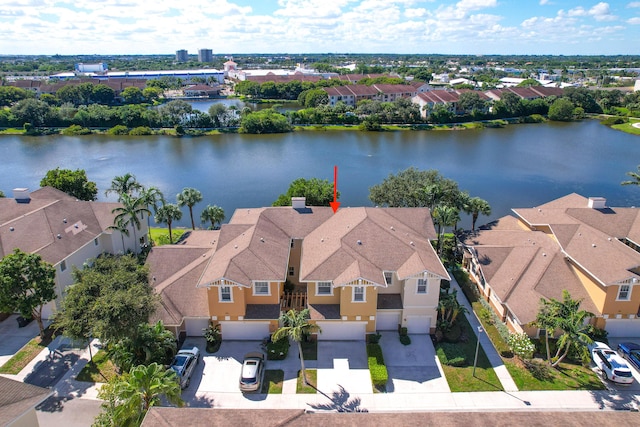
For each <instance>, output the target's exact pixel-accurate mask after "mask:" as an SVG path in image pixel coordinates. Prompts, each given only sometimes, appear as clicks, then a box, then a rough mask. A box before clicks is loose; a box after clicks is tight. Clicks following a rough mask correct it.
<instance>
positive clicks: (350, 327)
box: [317, 321, 367, 341]
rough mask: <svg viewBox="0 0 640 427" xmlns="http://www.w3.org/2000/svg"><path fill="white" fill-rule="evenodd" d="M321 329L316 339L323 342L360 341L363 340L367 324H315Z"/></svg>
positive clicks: (326, 322)
mask: <svg viewBox="0 0 640 427" xmlns="http://www.w3.org/2000/svg"><path fill="white" fill-rule="evenodd" d="M317 323H318V326H320V328H321V329H322V333H318V339H319V340H323V341H329V340H332V341H351V340H353V341H360V340H364V338H365V331H366V328H367V322H343V321H335V322H331V321H324V322H317Z"/></svg>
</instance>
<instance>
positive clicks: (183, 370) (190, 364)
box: [171, 347, 200, 389]
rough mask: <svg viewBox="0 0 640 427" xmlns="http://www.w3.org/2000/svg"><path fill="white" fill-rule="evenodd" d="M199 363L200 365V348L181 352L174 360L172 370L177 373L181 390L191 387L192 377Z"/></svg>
mask: <svg viewBox="0 0 640 427" xmlns="http://www.w3.org/2000/svg"><path fill="white" fill-rule="evenodd" d="M198 363H200V350H198V347H193V348H188V349H182V350H179V351H178V354H176V356H175V357H174V358H173V362H172V363H171V369H173V370H174V371H175V372H176V375H177V376H178V381H180V387H181V388H183V389H185V388H187V387H189V383H190V382H191V375H193V371H194V370H195V368H196V365H197V364H198Z"/></svg>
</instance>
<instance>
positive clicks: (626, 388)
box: [591, 337, 640, 393]
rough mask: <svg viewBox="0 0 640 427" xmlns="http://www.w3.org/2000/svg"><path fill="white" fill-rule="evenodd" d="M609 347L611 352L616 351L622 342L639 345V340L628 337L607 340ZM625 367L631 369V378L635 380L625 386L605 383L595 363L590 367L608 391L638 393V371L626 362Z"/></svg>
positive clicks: (639, 378)
mask: <svg viewBox="0 0 640 427" xmlns="http://www.w3.org/2000/svg"><path fill="white" fill-rule="evenodd" d="M608 341H609V347H611V349H612V350H614V351H617V349H618V344H620V343H622V342H635V343H638V344H640V338H638V337H630V338H614V337H612V338H609V339H608ZM627 365H629V367H630V368H631V373H632V374H633V378H634V379H635V381H634V382H633V383H631V384H629V385H625V384H618V383H614V382H613V381H607V380H605V379H604V378H603V377H602V373H601V372H600V370H599V369H598V368H597V367H596V366H595V363H591V367H592V368H593V370H594V371H595V372H596V373H598V375H600V379H601V380H602V382H603V383H604V385H605V386H606V387H607V389H608V390H612V391H631V392H636V393H637V392H638V391H640V372H638V370H637V369H636V368H635V367H634V366H633V365H632V364H631V363H628V362H627Z"/></svg>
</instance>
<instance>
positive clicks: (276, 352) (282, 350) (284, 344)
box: [267, 337, 290, 360]
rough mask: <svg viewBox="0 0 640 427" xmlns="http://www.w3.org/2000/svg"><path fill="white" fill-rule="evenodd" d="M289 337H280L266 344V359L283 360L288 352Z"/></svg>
mask: <svg viewBox="0 0 640 427" xmlns="http://www.w3.org/2000/svg"><path fill="white" fill-rule="evenodd" d="M289 345H290V344H289V338H287V337H282V338H280V339H279V340H278V341H272V342H270V343H268V344H267V359H268V360H284V359H286V357H287V354H288V353H289Z"/></svg>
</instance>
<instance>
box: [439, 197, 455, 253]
mask: <svg viewBox="0 0 640 427" xmlns="http://www.w3.org/2000/svg"><path fill="white" fill-rule="evenodd" d="M433 220H434V222H435V223H436V224H437V225H438V253H440V252H442V241H443V239H444V231H445V228H446V227H453V226H454V225H455V224H457V223H458V222H459V221H460V213H459V212H458V209H457V208H454V207H453V206H446V205H440V206H436V207H435V208H434V209H433Z"/></svg>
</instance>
